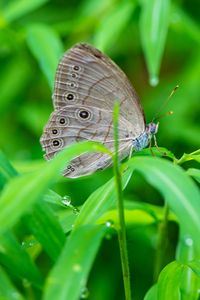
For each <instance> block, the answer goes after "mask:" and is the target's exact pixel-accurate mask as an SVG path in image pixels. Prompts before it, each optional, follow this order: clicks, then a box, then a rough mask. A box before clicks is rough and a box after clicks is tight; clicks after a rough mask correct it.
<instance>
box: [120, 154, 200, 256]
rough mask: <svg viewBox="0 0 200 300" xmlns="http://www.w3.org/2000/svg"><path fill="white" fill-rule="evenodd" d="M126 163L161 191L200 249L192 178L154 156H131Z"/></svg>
mask: <svg viewBox="0 0 200 300" xmlns="http://www.w3.org/2000/svg"><path fill="white" fill-rule="evenodd" d="M126 165H127V166H129V167H130V168H131V169H132V170H137V171H139V172H140V173H142V175H143V176H144V177H145V179H146V180H147V181H148V182H149V183H150V184H151V185H153V186H154V187H155V188H156V189H157V190H158V191H160V193H161V194H162V195H163V197H164V198H165V201H166V202H167V203H168V204H169V206H170V208H171V209H172V210H173V212H174V213H175V215H176V216H177V218H178V220H179V222H180V226H181V228H182V230H183V232H186V233H188V234H189V235H190V236H191V237H192V239H193V241H194V245H195V249H196V251H198V253H200V240H199V236H200V218H199V216H200V205H199V203H200V193H199V189H198V187H197V186H196V185H195V183H194V182H193V181H192V179H191V178H190V177H189V176H187V174H186V173H185V172H184V170H183V169H181V168H180V167H179V166H176V165H174V164H172V163H171V162H169V161H166V160H163V159H160V158H156V157H133V158H131V159H130V160H129V161H128V162H127V163H126ZM185 220H187V222H186V221H185Z"/></svg>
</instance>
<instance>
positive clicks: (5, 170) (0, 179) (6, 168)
mask: <svg viewBox="0 0 200 300" xmlns="http://www.w3.org/2000/svg"><path fill="white" fill-rule="evenodd" d="M15 176H17V171H16V170H15V169H14V168H13V166H12V165H11V164H10V162H9V160H8V159H7V157H6V156H5V155H4V153H3V152H2V151H0V188H2V187H3V186H4V185H5V183H6V182H7V181H8V180H9V179H10V178H12V177H15Z"/></svg>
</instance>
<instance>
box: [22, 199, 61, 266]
mask: <svg viewBox="0 0 200 300" xmlns="http://www.w3.org/2000/svg"><path fill="white" fill-rule="evenodd" d="M25 220H26V225H27V226H28V227H29V230H30V232H32V233H33V235H34V236H35V238H36V239H37V240H38V241H39V242H40V244H41V245H42V247H43V249H44V250H45V251H46V253H48V255H49V256H50V257H51V259H52V260H54V261H55V260H56V259H57V257H58V256H59V254H60V252H61V250H62V247H63V245H64V243H65V239H66V237H65V234H64V232H63V230H62V228H61V226H60V224H59V223H58V220H57V219H56V217H55V216H54V213H53V211H52V210H51V209H50V207H49V205H47V203H45V202H44V201H42V202H41V201H38V202H37V203H35V205H34V206H33V208H32V210H31V212H30V214H28V215H26V216H25Z"/></svg>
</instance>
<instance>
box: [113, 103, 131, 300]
mask: <svg viewBox="0 0 200 300" xmlns="http://www.w3.org/2000/svg"><path fill="white" fill-rule="evenodd" d="M118 116H119V104H118V102H116V103H115V106H114V140H115V155H114V173H115V183H116V191H117V202H118V215H119V230H118V241H119V249H120V257H121V264H122V273H123V281H124V290H125V299H126V300H131V287H130V271H129V264H128V252H127V242H126V226H125V217H124V203H123V192H122V181H121V173H120V169H119V157H118V148H119V145H118Z"/></svg>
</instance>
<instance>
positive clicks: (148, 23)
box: [140, 0, 170, 85]
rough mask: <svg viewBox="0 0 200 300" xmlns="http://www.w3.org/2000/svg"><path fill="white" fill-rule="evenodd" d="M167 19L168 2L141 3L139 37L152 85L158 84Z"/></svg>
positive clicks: (154, 0)
mask: <svg viewBox="0 0 200 300" xmlns="http://www.w3.org/2000/svg"><path fill="white" fill-rule="evenodd" d="M169 17H170V0H165V1H163V0H151V1H144V0H143V1H142V13H141V17H140V37H141V43H142V48H143V51H144V55H145V59H146V63H147V67H148V71H149V76H150V83H151V84H152V85H156V84H157V83H158V73H159V70H160V64H161V59H162V55H163V51H164V47H165V42H166V37H167V31H168V24H169Z"/></svg>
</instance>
